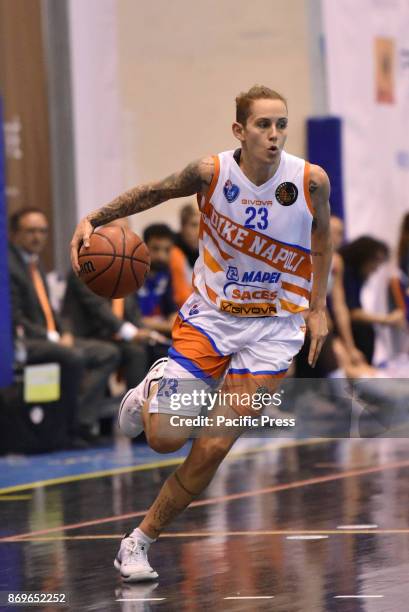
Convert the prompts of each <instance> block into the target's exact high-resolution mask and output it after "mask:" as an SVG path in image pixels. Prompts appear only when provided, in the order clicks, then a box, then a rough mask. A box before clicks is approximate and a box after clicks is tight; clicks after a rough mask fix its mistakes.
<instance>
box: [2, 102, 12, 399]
mask: <svg viewBox="0 0 409 612" xmlns="http://www.w3.org/2000/svg"><path fill="white" fill-rule="evenodd" d="M3 135H4V130H3V104H2V100H1V98H0V387H6V386H7V385H10V384H11V383H12V382H13V336H12V330H11V306H10V289H9V286H10V284H9V271H8V255H7V207H6V160H5V154H4V136H3Z"/></svg>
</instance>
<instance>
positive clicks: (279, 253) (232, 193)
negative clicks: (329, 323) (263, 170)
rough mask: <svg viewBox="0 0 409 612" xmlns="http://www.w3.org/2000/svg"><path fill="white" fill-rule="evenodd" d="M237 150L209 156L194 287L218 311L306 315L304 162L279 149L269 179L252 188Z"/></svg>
mask: <svg viewBox="0 0 409 612" xmlns="http://www.w3.org/2000/svg"><path fill="white" fill-rule="evenodd" d="M239 155H240V150H238V151H237V152H234V151H225V152H223V153H219V154H218V155H215V156H214V163H215V172H214V176H213V180H212V182H211V185H210V187H209V191H208V194H207V195H206V196H203V195H201V194H199V195H198V202H199V207H200V210H201V213H202V218H201V223H200V241H199V253H200V254H199V258H198V260H197V261H196V264H195V268H194V286H195V289H196V290H197V291H198V292H199V293H200V294H201V295H202V297H203V298H204V299H205V300H206V301H207V302H208V303H211V304H213V305H214V306H215V307H217V308H218V309H220V310H221V311H223V312H226V313H229V314H231V315H236V316H244V317H263V316H280V317H285V316H288V315H290V314H294V313H297V312H301V311H303V310H306V309H307V308H308V306H309V299H310V295H311V283H312V263H311V224H312V206H311V200H310V195H309V190H308V181H309V172H310V164H309V163H308V162H306V161H304V160H303V159H301V158H299V157H295V156H294V155H290V154H288V153H285V152H284V151H282V153H281V160H280V165H279V167H278V169H277V171H276V173H275V174H274V176H273V177H272V178H271V179H270V180H268V181H267V182H266V183H264V184H263V185H259V186H257V185H254V184H253V183H252V182H251V181H250V180H249V179H248V178H247V177H246V176H245V174H244V173H243V172H242V170H241V169H240V166H239V163H238V161H239Z"/></svg>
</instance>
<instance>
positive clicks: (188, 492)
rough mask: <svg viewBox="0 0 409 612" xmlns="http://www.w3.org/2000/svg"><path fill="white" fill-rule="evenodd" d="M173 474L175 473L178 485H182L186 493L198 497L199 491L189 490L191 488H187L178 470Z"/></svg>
mask: <svg viewBox="0 0 409 612" xmlns="http://www.w3.org/2000/svg"><path fill="white" fill-rule="evenodd" d="M173 475H174V477H175V479H176V481H177V483H178V485H179V486H180V488H181V489H183V490H184V492H185V493H187V494H188V495H191V496H192V497H196V495H197V493H192V491H189V489H186V487H185V485H184V484H183V482H182V481H181V480H180V477H179V474H178V473H177V472H174V474H173Z"/></svg>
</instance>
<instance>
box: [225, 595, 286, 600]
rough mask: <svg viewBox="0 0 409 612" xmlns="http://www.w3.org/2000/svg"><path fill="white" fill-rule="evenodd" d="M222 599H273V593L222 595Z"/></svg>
mask: <svg viewBox="0 0 409 612" xmlns="http://www.w3.org/2000/svg"><path fill="white" fill-rule="evenodd" d="M224 599H274V595H247V596H246V595H243V596H241V595H240V596H239V595H236V596H233V595H232V596H231V597H224Z"/></svg>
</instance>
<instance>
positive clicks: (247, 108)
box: [236, 85, 287, 125]
mask: <svg viewBox="0 0 409 612" xmlns="http://www.w3.org/2000/svg"><path fill="white" fill-rule="evenodd" d="M260 99H265V100H281V101H282V102H284V104H285V107H286V108H287V100H286V99H285V98H284V96H282V95H281V94H280V93H278V91H274V90H273V89H270V88H269V87H266V86H265V85H253V87H251V88H250V89H249V90H248V91H244V92H242V93H240V94H239V95H238V96H237V97H236V121H237V122H238V123H241V124H242V125H246V122H247V119H248V117H249V115H250V112H251V104H252V103H253V102H254V100H260Z"/></svg>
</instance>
